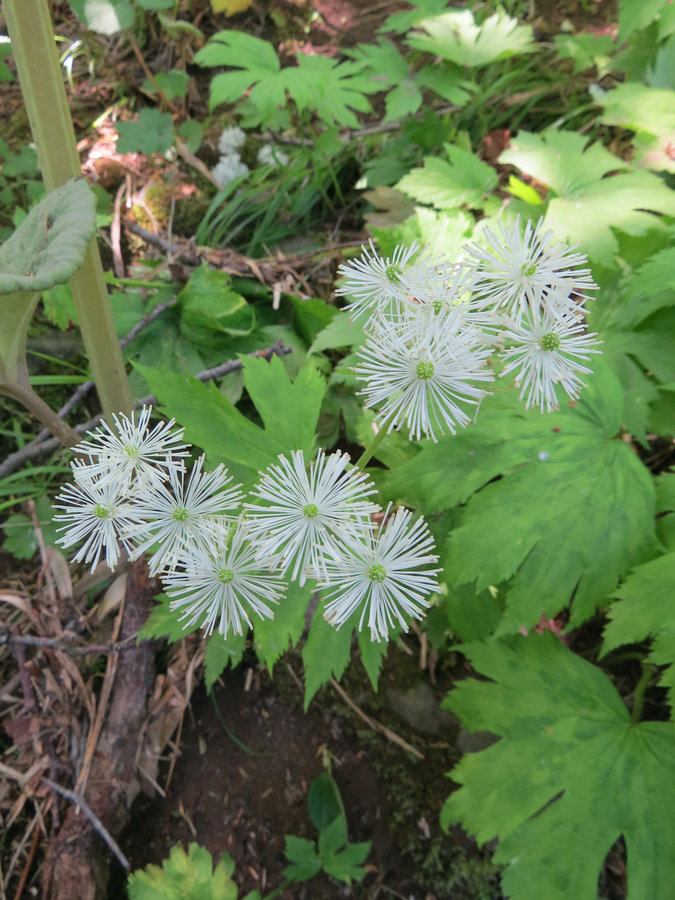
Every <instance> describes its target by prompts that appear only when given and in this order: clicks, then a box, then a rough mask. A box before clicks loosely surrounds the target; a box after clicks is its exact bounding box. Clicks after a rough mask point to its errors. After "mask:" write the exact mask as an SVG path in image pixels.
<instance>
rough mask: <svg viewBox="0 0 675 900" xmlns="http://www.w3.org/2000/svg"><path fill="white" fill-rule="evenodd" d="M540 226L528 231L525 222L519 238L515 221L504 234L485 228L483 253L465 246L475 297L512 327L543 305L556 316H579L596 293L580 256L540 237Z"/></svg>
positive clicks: (549, 234)
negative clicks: (591, 293)
mask: <svg viewBox="0 0 675 900" xmlns="http://www.w3.org/2000/svg"><path fill="white" fill-rule="evenodd" d="M543 224H544V220H543V219H539V221H538V222H537V224H536V225H535V226H534V227H532V223H531V222H530V221H528V222H527V224H526V226H525V233H524V235H522V236H521V233H520V220H519V218H516V221H515V222H514V223H513V225H512V226H511V227H510V228H506V227H504V225H503V224H500V226H499V230H500V233H499V235H497V234H495V233H494V232H493V231H491V230H490V229H488V228H486V229H485V232H484V236H485V240H486V242H487V244H488V247H487V249H486V248H483V247H481V246H479V245H478V244H470V245H467V246H466V247H465V248H464V249H465V250H466V252H467V254H468V257H469V258H468V259H467V262H466V264H467V266H471V267H473V269H474V289H475V293H476V296H477V297H479V298H481V299H482V301H483V303H484V304H485V305H489V304H495V306H497V307H499V308H500V309H503V310H505V311H506V312H507V313H508V314H509V315H510V316H512V317H513V318H514V319H516V321H518V320H520V319H521V318H522V317H523V316H524V315H525V314H526V313H527V312H528V311H529V310H532V311H535V312H536V311H538V310H539V309H540V308H541V307H543V306H546V305H549V306H550V307H551V310H552V311H553V312H555V313H558V312H559V313H560V314H562V315H565V314H568V313H574V312H579V311H581V310H582V309H583V305H584V303H585V302H586V300H588V299H589V297H588V294H587V293H586V292H587V291H592V290H596V285H595V283H594V281H593V279H592V278H591V273H590V270H589V269H588V268H585V267H584V266H585V263H587V262H588V259H587V257H586V256H584V255H583V254H581V253H574V252H573V250H574V248H571V247H568V246H567V245H566V244H562V243H556V242H554V240H553V233H552V232H551V231H547V232H544V233H543V234H542V228H543Z"/></svg>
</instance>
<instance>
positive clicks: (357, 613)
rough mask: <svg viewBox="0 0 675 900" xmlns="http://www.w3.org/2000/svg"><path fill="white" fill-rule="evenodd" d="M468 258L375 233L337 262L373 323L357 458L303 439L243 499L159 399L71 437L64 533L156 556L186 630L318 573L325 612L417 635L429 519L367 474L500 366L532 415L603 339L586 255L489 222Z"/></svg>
mask: <svg viewBox="0 0 675 900" xmlns="http://www.w3.org/2000/svg"><path fill="white" fill-rule="evenodd" d="M486 243H487V246H486V247H481V246H478V245H471V246H468V247H467V248H466V254H465V257H464V259H463V260H461V261H459V262H455V263H449V262H447V261H445V260H441V259H436V258H431V257H430V256H429V255H428V254H427V253H426V252H425V251H424V250H421V249H420V248H419V247H418V246H417V245H413V246H411V247H399V248H397V249H396V251H395V253H394V254H393V256H392V257H391V258H388V259H384V258H382V257H380V256H379V255H378V254H377V253H376V251H375V248H374V246H373V245H372V243H371V244H370V246H369V247H368V248H364V252H363V256H362V257H361V258H360V259H358V260H356V261H354V262H351V263H347V264H345V265H343V266H342V267H341V269H340V274H341V275H342V276H343V281H342V283H341V285H340V287H339V288H338V294H339V295H343V296H345V297H347V298H348V300H349V302H348V304H347V305H346V307H345V309H346V313H345V314H349V315H351V316H352V317H353V318H354V319H357V320H359V321H362V322H363V329H364V334H365V340H364V343H363V345H362V347H361V348H360V349H359V350H358V353H357V363H356V365H355V367H354V372H355V375H356V378H357V379H358V381H359V382H361V383H362V384H363V389H362V391H361V394H362V396H363V397H364V399H365V406H366V407H368V408H370V407H372V408H374V409H375V411H376V412H375V415H376V422H377V423H378V427H377V431H376V432H375V435H374V437H373V439H372V440H371V442H370V446H368V447H367V448H366V450H365V452H364V454H363V455H362V456H361V458H360V459H359V460H358V462H357V463H356V465H355V466H353V465H351V463H350V460H349V457H348V456H347V455H346V454H344V453H340V452H334V453H330V454H326V453H325V452H324V451H323V450H319V452H318V455H317V456H316V458H314V459H312V453H311V451H308V452H306V451H305V450H303V449H302V448H298V449H295V450H292V451H291V452H290V453H281V454H279V455H278V458H277V460H276V461H275V460H274V459H270V460H269V461H268V464H267V466H266V468H265V469H264V471H260V472H259V476H260V477H259V480H258V481H257V483H256V484H255V485H254V486H253V487H252V489H251V490H250V492H249V494H248V500H247V501H246V502H243V501H244V499H245V494H246V492H245V490H244V488H243V486H242V485H240V484H235V483H233V479H232V476H231V475H229V474H228V472H227V471H226V469H225V467H224V466H223V465H222V464H221V465H218V466H217V467H216V468H215V469H213V470H212V471H211V472H206V471H205V470H204V466H205V461H204V458H203V457H200V458H199V459H198V460H197V461H196V462H195V463H194V465H193V466H192V469H191V471H190V472H189V474H188V473H187V472H186V467H185V461H186V457H187V456H188V455H189V446H188V445H186V444H185V443H184V441H183V432H182V429H176V428H174V422H173V421H172V422H170V423H168V424H164V425H162V424H160V425H156V426H155V427H154V428H152V429H151V428H150V424H149V419H150V410H149V409H145V408H144V409H143V411H142V412H141V413H140V415H139V416H138V418H136V417H135V416H134V415H133V414H132V416H131V417H130V418H129V417H125V416H120V417H115V419H114V427H110V426H108V425H104V426H102V427H101V428H99V429H98V430H97V431H95V432H90V439H89V440H87V441H84V442H82V443H80V444H78V445H77V446H76V447H75V451H76V452H77V453H78V454H80V458H79V460H78V461H77V462H75V463H73V466H72V468H73V474H74V478H75V484H74V485H69V486H67V487H66V488H64V490H63V492H62V494H61V495H60V496H59V497H58V498H57V501H56V503H55V505H56V508H57V510H58V512H57V515H56V519H57V520H58V521H61V522H63V523H65V524H64V525H63V526H62V529H61V530H62V531H63V532H64V533H63V534H62V536H61V538H60V542H61V543H62V544H63V545H64V546H72V545H74V544H76V543H79V542H81V541H84V543H83V545H82V547H81V549H80V550H79V551H78V553H77V555H76V557H75V559H76V561H82V562H85V563H90V564H91V565H92V567H95V566H96V565H97V563H98V562H99V560H100V559H101V557H102V556H104V557H105V560H106V562H107V563H108V565H110V566H113V565H115V563H116V562H117V560H118V558H119V553H120V547H121V548H123V549H124V550H125V551H126V552H128V553H129V554H130V555H131V557H132V558H135V557H138V556H140V555H141V554H143V553H146V552H147V553H149V554H150V566H151V571H152V572H153V573H155V574H159V575H160V577H161V579H162V581H163V583H164V587H165V591H166V594H167V596H168V598H169V600H170V602H171V608H172V609H173V610H175V611H176V612H178V613H179V616H180V620H181V622H185V623H186V627H195V626H199V627H202V628H203V629H204V630H205V632H206V633H207V634H211V633H212V632H214V631H217V632H219V633H220V634H221V635H222V636H223V638H227V637H228V635H229V634H230V633H233V634H235V635H240V636H241V635H243V629H244V625H246V626H248V627H253V625H254V620H255V619H256V618H257V620H264V619H272V618H273V617H274V611H275V609H276V608H278V607H279V606H280V605H282V604H283V603H284V602H285V599H284V597H285V594H286V591H287V589H288V583H289V581H290V582H297V584H298V585H299V587H300V588H302V587H303V586H304V585H305V583H306V582H308V581H312V582H314V583H316V586H317V588H318V590H319V592H320V594H321V595H322V596H323V598H324V601H325V611H324V615H325V619H326V621H327V622H329V623H330V624H331V625H334V626H336V627H338V628H340V627H341V626H343V625H345V624H346V623H348V622H350V623H351V624H352V625H353V626H355V627H356V628H357V630H358V631H361V630H362V629H363V628H364V626H367V628H368V630H369V633H370V638H371V640H374V641H381V640H388V638H389V636H390V635H391V634H395V633H397V632H398V631H399V630H401V629H403V630H407V628H408V626H409V623H410V621H411V620H412V619H420V618H421V617H422V616H423V615H424V612H425V610H426V609H427V608H428V607H429V605H430V603H431V602H432V599H431V598H432V597H433V596H434V594H435V593H437V592H438V590H439V583H438V581H437V577H436V576H437V575H438V573H439V572H440V569H439V567H438V566H437V565H436V564H437V562H438V555H437V553H436V552H435V547H434V540H433V538H432V535H431V533H430V531H429V527H428V525H427V523H426V522H425V521H424V519H423V518H421V517H417V518H415V517H414V516H413V514H412V512H411V511H409V510H406V509H404V508H402V507H401V508H398V509H396V510H393V509H392V507H391V504H389V506H387V508H386V510H385V511H384V512H383V510H382V509H381V508H380V507H379V506H378V505H377V504H376V503H374V502H372V499H371V498H372V497H373V496H374V495H375V494H377V489H376V487H375V485H374V484H373V482H372V481H371V480H370V479H369V477H368V476H367V475H366V474H365V472H364V471H363V469H364V467H365V465H366V463H367V462H368V460H369V459H370V458H371V456H372V454H373V453H374V452H375V450H376V448H377V446H378V445H379V443H380V442H381V441H382V440H383V439H384V437H386V435H387V434H388V433H390V432H391V431H392V430H394V429H397V430H404V431H406V432H407V434H408V436H409V438H410V440H421V439H423V438H430V439H431V440H432V441H434V442H436V441H437V440H438V439H439V437H440V436H442V435H444V434H448V433H449V434H451V435H454V434H456V433H457V431H458V429H462V428H464V427H466V426H467V425H468V424H469V423H470V422H472V421H473V420H474V419H475V417H476V414H477V412H478V409H479V406H480V403H481V401H482V400H483V398H484V397H485V396H486V395H487V393H488V391H489V388H490V387H491V386H492V385H493V383H494V381H495V377H496V373H497V374H498V373H499V371H500V370H501V372H502V374H503V375H508V374H512V376H513V380H514V382H515V384H516V385H517V386H518V388H519V390H520V398H521V399H522V400H524V401H525V406H526V408H538V409H540V410H541V411H542V412H543V411H544V410H546V411H551V410H554V409H556V408H557V407H558V405H559V397H558V392H562V393H564V394H565V395H567V397H568V398H569V399H572V400H574V399H576V398H577V397H578V396H579V393H580V391H581V389H582V387H583V385H584V382H583V378H584V377H586V376H587V375H589V374H590V372H591V370H590V368H589V367H588V365H587V363H588V362H589V360H590V358H591V355H592V354H594V353H598V352H599V351H598V349H597V345H598V343H599V341H598V340H597V338H596V336H595V335H594V334H589V333H587V331H586V327H585V316H586V308H585V304H586V302H587V300H588V292H589V291H591V290H593V289H594V287H595V286H594V284H593V281H592V279H591V277H590V273H589V270H588V269H587V268H584V261H585V260H584V258H583V257H582V256H581V255H580V254H577V253H574V252H573V251H572V250H570V249H569V248H568V247H566V246H564V245H562V244H557V243H555V242H554V241H553V238H552V235H551V234H549V233H543V231H542V226H541V223H539V224H538V225H536V226H534V227H533V226H532V225H531V224H530V223H528V224H527V226H526V228H525V233H524V236H521V234H520V226H519V222H518V221H516V222H515V223H514V225H513V226H512V227H510V228H504V227H502V228H501V229H500V231H499V233H492V232H489V231H488V232H487V233H486Z"/></svg>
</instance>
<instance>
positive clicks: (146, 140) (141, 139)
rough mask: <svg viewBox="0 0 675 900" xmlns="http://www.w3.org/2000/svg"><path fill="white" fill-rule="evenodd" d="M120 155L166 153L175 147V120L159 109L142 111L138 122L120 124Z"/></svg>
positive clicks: (118, 144)
mask: <svg viewBox="0 0 675 900" xmlns="http://www.w3.org/2000/svg"><path fill="white" fill-rule="evenodd" d="M117 130H118V132H119V136H120V137H119V140H118V141H117V152H118V153H136V152H139V153H147V154H151V153H166V151H167V150H168V149H169V148H170V147H172V146H173V119H172V118H171V115H170V114H169V113H163V112H160V111H159V110H158V109H142V110H141V113H140V115H139V117H138V120H137V121H136V122H118V123H117Z"/></svg>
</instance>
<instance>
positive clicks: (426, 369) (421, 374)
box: [415, 359, 434, 381]
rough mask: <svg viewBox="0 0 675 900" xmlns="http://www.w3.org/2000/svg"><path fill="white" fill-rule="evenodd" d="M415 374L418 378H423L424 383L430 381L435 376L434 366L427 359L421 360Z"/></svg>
mask: <svg viewBox="0 0 675 900" xmlns="http://www.w3.org/2000/svg"><path fill="white" fill-rule="evenodd" d="M415 372H416V374H417V377H418V378H421V379H422V381H428V380H429V379H430V378H431V376H432V375H433V374H434V364H433V363H432V362H428V360H425V359H423V360H420V362H418V363H417V368H416V369H415Z"/></svg>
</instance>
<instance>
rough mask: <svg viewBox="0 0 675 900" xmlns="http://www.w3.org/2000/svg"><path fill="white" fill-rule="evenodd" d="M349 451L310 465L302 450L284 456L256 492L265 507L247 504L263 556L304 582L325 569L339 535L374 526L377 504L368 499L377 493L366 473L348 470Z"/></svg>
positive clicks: (321, 454)
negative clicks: (326, 555) (327, 549)
mask: <svg viewBox="0 0 675 900" xmlns="http://www.w3.org/2000/svg"><path fill="white" fill-rule="evenodd" d="M348 464H349V456H348V455H347V454H346V453H344V454H343V453H331V454H329V455H328V456H326V455H325V454H324V452H323V450H319V453H318V455H317V458H316V459H315V460H314V461H313V462H312V463H310V466H309V472H308V471H307V468H306V466H305V458H304V454H303V452H302V450H296V451H294V452H293V453H292V454H291V459H290V460H289V459H288V458H287V457H286V456H283V455H280V456H279V464H278V465H276V464H274V465H272V466H270V467H269V468H268V469H267V470H266V472H265V473H264V474H263V477H262V479H261V481H260V482H259V483H258V485H257V486H256V487H255V489H254V490H253V491H252V496H254V497H258V498H260V500H261V501H262V504H261V505H253V504H251V503H246V504H244V506H245V508H246V509H247V511H248V512H247V515H248V518H249V527H250V531H251V535H252V539H253V540H255V542H256V544H257V546H258V548H259V552H260V554H261V556H262V557H263V558H265V559H267V560H270V561H271V560H274V563H275V565H276V566H277V567H278V568H279V569H281V571H282V572H284V573H285V572H288V571H289V569H290V570H291V576H290V577H291V578H292V579H293V580H295V579H296V578H297V579H299V581H300V584H304V583H305V581H306V580H307V578H314V577H317V576H318V575H319V574H320V573H321V570H322V568H323V564H324V559H325V554H326V548H327V547H329V546H331V544H332V543H333V541H334V538H335V537H336V536H339V537H343V536H345V535H350V534H351V535H353V534H361V533H362V532H364V531H368V530H370V528H371V527H372V526H371V524H370V516H371V514H372V513H373V512H374V511H376V510H377V509H378V507H377V506H376V505H375V504H373V503H370V502H369V501H368V500H366V497H368V496H369V495H370V494H374V493H375V492H376V488H375V487H374V485H373V484H372V483H371V482H370V481H368V478H367V476H366V475H365V474H364V473H362V472H359V471H358V470H357V469H347V466H348Z"/></svg>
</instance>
